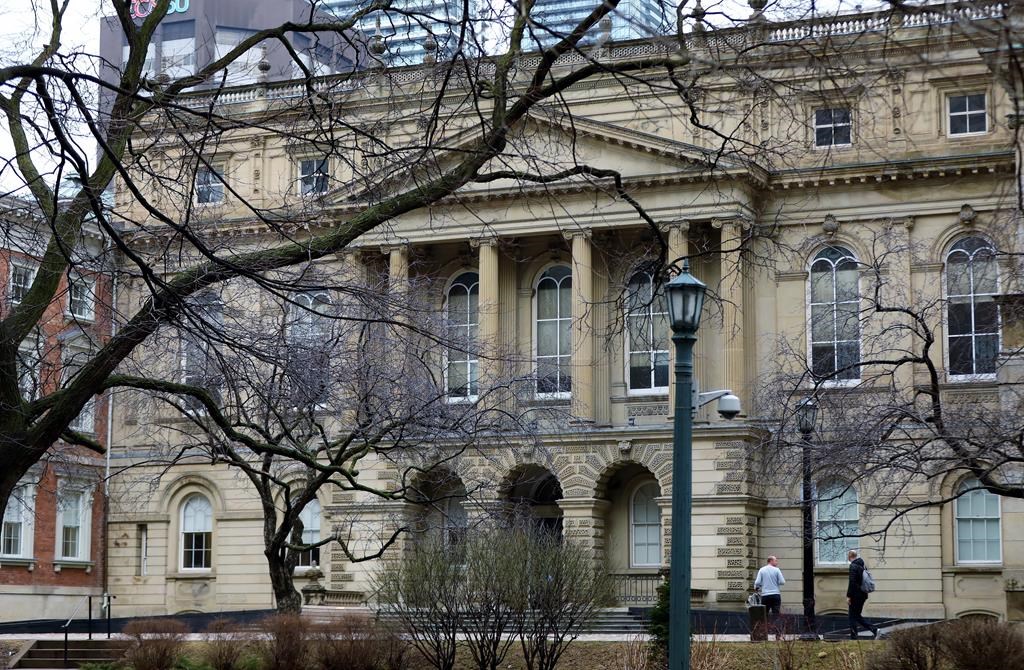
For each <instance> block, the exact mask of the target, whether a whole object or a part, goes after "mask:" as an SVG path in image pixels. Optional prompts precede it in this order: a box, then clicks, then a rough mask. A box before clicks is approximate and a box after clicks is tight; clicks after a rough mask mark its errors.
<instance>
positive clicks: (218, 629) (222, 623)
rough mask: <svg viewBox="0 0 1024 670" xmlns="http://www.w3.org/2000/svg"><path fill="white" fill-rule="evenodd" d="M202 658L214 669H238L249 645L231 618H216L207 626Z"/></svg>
mask: <svg viewBox="0 0 1024 670" xmlns="http://www.w3.org/2000/svg"><path fill="white" fill-rule="evenodd" d="M206 633H207V636H206V644H205V645H204V646H203V651H202V659H203V662H205V663H206V664H207V665H209V666H210V667H211V668H213V670H237V669H238V667H239V665H240V663H241V660H242V657H243V655H244V654H245V651H246V648H247V645H246V642H245V639H244V638H243V637H242V635H241V634H240V633H239V632H238V630H237V627H236V625H235V623H234V622H233V621H231V620H230V619H214V620H213V621H211V622H210V625H209V626H207V627H206Z"/></svg>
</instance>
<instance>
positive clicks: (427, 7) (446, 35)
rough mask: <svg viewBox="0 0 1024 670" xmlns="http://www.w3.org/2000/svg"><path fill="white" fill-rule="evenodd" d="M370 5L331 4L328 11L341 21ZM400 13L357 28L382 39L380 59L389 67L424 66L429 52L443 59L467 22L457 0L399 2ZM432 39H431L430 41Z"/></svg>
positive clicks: (362, 1) (342, 0) (344, 0)
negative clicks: (453, 37) (461, 26)
mask: <svg viewBox="0 0 1024 670" xmlns="http://www.w3.org/2000/svg"><path fill="white" fill-rule="evenodd" d="M367 4H369V3H368V2H367V0H327V2H325V3H324V5H323V6H324V9H325V10H326V11H329V12H331V13H333V14H334V15H335V16H336V17H338V18H339V19H344V18H347V17H349V16H351V15H352V14H353V13H354V12H355V11H357V10H358V9H360V8H362V7H364V6H366V5H367ZM396 6H397V7H398V8H399V9H401V13H398V12H387V13H385V12H373V13H371V14H367V15H366V16H363V17H362V18H361V19H360V20H359V23H357V24H356V28H357V29H358V30H359V31H360V32H361V33H363V34H364V35H366V36H368V37H369V36H374V35H380V38H381V39H380V41H381V43H382V44H383V46H384V51H383V53H381V54H379V57H380V59H381V60H382V61H383V62H385V63H386V64H388V65H414V64H417V63H422V62H423V60H424V57H425V56H426V55H427V53H428V52H432V53H434V54H435V55H436V56H438V57H441V58H443V57H444V54H446V53H447V49H448V47H449V45H450V42H451V36H452V35H453V33H457V32H458V30H459V26H460V24H461V23H462V20H463V16H462V14H463V10H462V3H461V2H457V1H455V0H398V2H397V3H396ZM428 37H429V38H430V39H429V40H428Z"/></svg>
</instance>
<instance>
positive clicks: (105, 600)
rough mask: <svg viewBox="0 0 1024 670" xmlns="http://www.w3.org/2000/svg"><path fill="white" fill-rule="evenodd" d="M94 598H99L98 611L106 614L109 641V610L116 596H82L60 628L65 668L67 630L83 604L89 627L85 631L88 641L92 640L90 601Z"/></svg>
mask: <svg viewBox="0 0 1024 670" xmlns="http://www.w3.org/2000/svg"><path fill="white" fill-rule="evenodd" d="M96 597H98V598H100V611H101V612H104V611H105V612H106V617H105V618H106V620H107V639H108V640H109V639H110V610H111V606H112V605H113V601H114V598H115V597H116V596H112V595H110V594H109V593H104V594H103V595H102V596H84V597H83V598H82V599H81V600H79V601H78V604H77V605H75V609H74V610H72V611H71V616H70V617H69V618H68V620H67V621H65V622H64V625H63V626H61V628H62V629H63V630H64V667H65V668H66V667H68V630H69V629H70V628H71V624H72V623H74V621H75V617H77V616H78V610H80V609H82V605H83V604H88V612H89V625H88V628H87V630H88V632H89V639H90V640H91V639H92V599H93V598H96Z"/></svg>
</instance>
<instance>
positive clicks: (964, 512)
mask: <svg viewBox="0 0 1024 670" xmlns="http://www.w3.org/2000/svg"><path fill="white" fill-rule="evenodd" d="M958 494H959V497H958V498H957V499H956V502H955V503H954V508H955V515H956V560H957V563H999V562H1001V561H1002V560H1003V549H1002V534H1001V529H1000V514H999V496H997V495H994V494H992V493H989V492H988V491H986V490H985V489H983V488H981V482H979V481H978V480H977V479H974V478H971V479H968V480H966V481H964V482H963V483H962V484H961V485H960V488H959V490H958Z"/></svg>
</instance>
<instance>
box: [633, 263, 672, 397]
mask: <svg viewBox="0 0 1024 670" xmlns="http://www.w3.org/2000/svg"><path fill="white" fill-rule="evenodd" d="M668 342H669V328H668V304H667V303H666V302H665V293H664V291H663V290H662V287H661V283H660V282H658V281H657V279H656V278H655V277H654V275H653V274H651V273H650V272H647V271H643V270H642V271H640V272H637V273H635V274H634V275H633V276H632V277H631V278H630V280H629V283H628V285H627V287H626V346H627V355H628V365H629V375H628V380H629V390H630V391H640V392H650V391H662V392H667V391H668Z"/></svg>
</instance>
